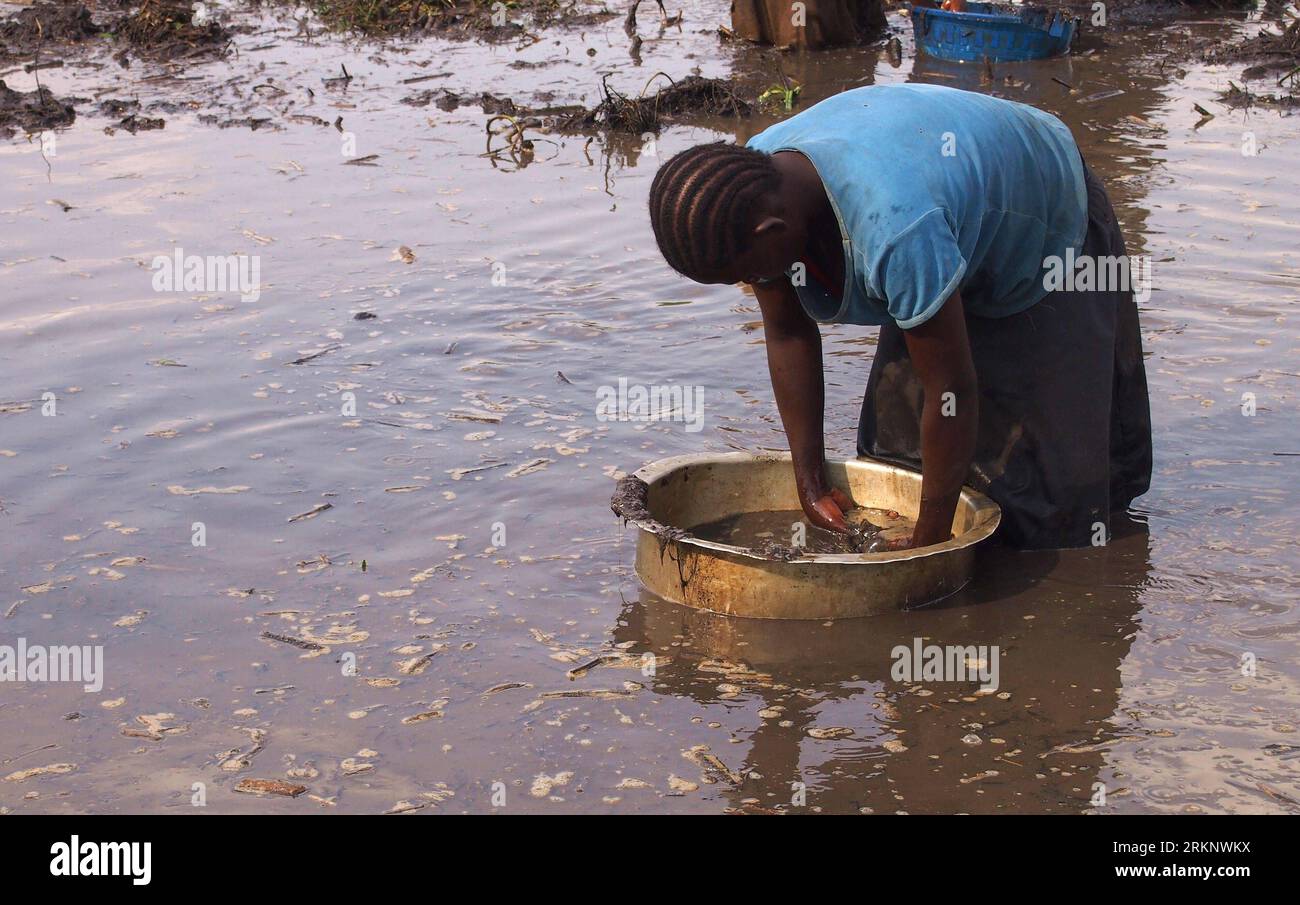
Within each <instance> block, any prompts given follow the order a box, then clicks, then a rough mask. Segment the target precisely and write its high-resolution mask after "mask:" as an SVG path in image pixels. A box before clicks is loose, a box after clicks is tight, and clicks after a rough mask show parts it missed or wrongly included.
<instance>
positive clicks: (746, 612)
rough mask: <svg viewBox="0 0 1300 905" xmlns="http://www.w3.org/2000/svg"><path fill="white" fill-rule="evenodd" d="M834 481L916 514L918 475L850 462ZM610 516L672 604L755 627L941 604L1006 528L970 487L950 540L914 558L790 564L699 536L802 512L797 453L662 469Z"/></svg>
mask: <svg viewBox="0 0 1300 905" xmlns="http://www.w3.org/2000/svg"><path fill="white" fill-rule="evenodd" d="M827 476H828V477H829V479H830V481H831V483H832V484H834V485H835V486H836V487H838V488H839V489H841V490H843V491H844V492H845V493H847V494H848V495H849V496H850V497H851V498H852V499H853V501H854V502H855V503H857V504H858V505H859V506H873V507H878V508H882V509H895V510H897V511H899V512H901V513H903V514H904V515H907V516H911V517H913V518H914V517H915V515H916V512H917V509H918V507H919V504H920V499H921V475H920V474H918V473H917V472H914V471H909V470H907V469H905V468H899V467H897V466H894V465H888V464H886V463H883V462H877V461H873V460H869V459H853V460H849V461H844V462H828V463H827ZM613 507H614V511H615V512H616V513H618V514H619V515H622V516H623V517H624V518H625V519H626V520H627V521H629V522H631V523H633V524H635V525H636V527H637V535H638V536H637V546H636V571H637V575H638V576H640V578H641V581H642V582H643V583H644V584H645V585H646V587H647V588H649V589H650V590H651V591H653V592H654V593H656V594H658V595H659V596H660V597H664V598H666V599H668V600H671V601H673V602H674V603H681V604H685V605H686V606H691V607H696V608H698V609H704V610H711V611H713V612H716V613H723V614H726V615H730V616H746V617H752V618H758V619H844V618H848V617H855V616H867V615H870V614H872V613H880V612H887V611H891V610H897V609H900V608H908V607H916V606H923V605H925V604H927V603H933V602H934V601H936V600H941V599H942V598H944V597H947V596H948V595H950V594H952V593H954V592H955V591H957V590H959V589H960V588H961V587H962V586H963V585H965V584H966V582H967V581H969V580H970V574H971V566H972V563H973V560H974V554H975V545H976V544H978V543H979V542H980V541H983V540H985V539H987V538H988V537H989V536H990V535H991V534H993V532H994V531H995V530H996V529H997V527H998V522H999V521H1000V520H1001V517H1002V515H1001V511H1000V510H999V508H998V505H997V504H996V503H994V502H993V501H992V500H990V499H989V498H988V497H986V496H984V495H983V494H981V493H978V492H976V491H974V490H971V489H970V488H969V487H968V488H965V489H963V491H962V495H961V499H960V501H959V502H958V504H957V512H956V515H955V517H954V519H953V535H954V537H953V539H952V540H950V541H948V542H947V543H943V544H936V545H934V546H931V547H921V548H918V549H914V550H902V551H898V552H887V553H862V554H825V553H809V554H804V555H802V556H800V557H799V558H797V559H792V560H789V561H785V560H778V559H771V558H768V557H765V556H762V555H760V554H757V553H755V552H753V551H752V550H750V549H749V548H747V547H736V546H730V545H727V544H720V543H714V542H712V541H706V540H700V539H698V538H695V537H692V536H690V534H689V531H690V529H691V528H692V527H694V526H696V525H702V524H705V523H707V522H711V521H714V520H716V519H720V518H725V517H727V516H731V515H735V514H737V513H741V512H757V511H761V510H781V509H798V508H799V499H798V496H797V494H796V492H795V486H794V475H793V472H792V471H791V466H790V456H789V454H785V455H772V456H751V455H749V454H747V453H730V454H722V455H694V456H677V457H674V458H671V459H662V460H660V461H658V462H653V463H651V464H650V465H647V466H646V467H645V468H642V469H641V470H640V471H638V472H636V473H635V474H633V475H630V476H629V477H627V478H624V479H623V482H622V483H621V484H620V487H619V491H618V493H616V494H615V499H614V503H613ZM682 529H685V530H682Z"/></svg>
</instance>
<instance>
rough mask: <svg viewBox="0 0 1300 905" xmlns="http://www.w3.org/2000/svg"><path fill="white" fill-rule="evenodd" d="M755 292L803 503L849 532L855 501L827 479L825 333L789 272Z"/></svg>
mask: <svg viewBox="0 0 1300 905" xmlns="http://www.w3.org/2000/svg"><path fill="white" fill-rule="evenodd" d="M754 295H755V296H757V298H758V304H759V307H760V308H761V309H762V311H763V333H764V335H765V337H766V340H767V367H768V371H769V372H770V373H771V375H772V391H773V392H774V393H775V395H776V407H777V410H778V411H780V413H781V423H782V425H784V426H785V435H786V438H787V439H788V440H789V442H790V455H791V457H792V458H793V459H794V479H795V486H796V487H797V488H798V491H799V502H800V504H801V505H802V506H803V511H804V513H805V514H807V516H808V518H809V520H810V521H811V522H812V523H813V524H814V525H817V526H818V527H821V528H829V529H831V530H832V531H847V530H848V525H847V524H846V523H845V521H844V512H845V511H846V510H848V509H851V508H852V506H853V503H852V501H850V500H849V498H848V496H847V495H845V494H844V493H842V492H840V491H839V490H833V489H832V488H831V486H830V482H828V481H827V480H826V458H825V456H826V451H825V446H824V445H823V436H822V414H823V409H824V406H825V387H824V384H823V380H822V336H821V332H820V331H819V330H818V329H817V324H816V323H815V322H814V321H813V320H812V318H810V317H809V316H808V315H807V314H806V313H804V310H803V307H802V306H801V305H800V304H799V298H798V296H797V295H796V294H795V291H794V287H793V286H791V285H790V281H789V280H788V279H786V278H785V277H781V278H779V279H777V280H774V281H773V282H770V283H758V284H754Z"/></svg>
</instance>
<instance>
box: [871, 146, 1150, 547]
mask: <svg viewBox="0 0 1300 905" xmlns="http://www.w3.org/2000/svg"><path fill="white" fill-rule="evenodd" d="M1084 170H1085V178H1086V182H1087V189H1088V234H1087V237H1086V238H1085V240H1084V246H1083V250H1082V251H1081V252H1080V254H1081V255H1091V256H1095V257H1102V256H1111V255H1126V254H1127V252H1126V250H1125V248H1124V237H1123V235H1122V234H1121V232H1120V227H1119V222H1118V221H1117V220H1116V219H1115V211H1114V209H1113V208H1112V207H1111V204H1110V199H1109V198H1108V197H1107V196H1106V190H1105V188H1103V187H1102V185H1101V183H1100V182H1098V181H1097V179H1096V177H1095V176H1093V174H1092V171H1091V170H1089V169H1088V168H1087V167H1086V166H1085V168H1084ZM965 291H966V290H965V289H964V290H963V292H965ZM966 330H967V333H968V334H969V336H970V344H971V352H972V355H973V357H974V362H975V373H976V376H977V378H978V380H979V389H980V411H979V439H978V443H977V447H976V452H975V458H974V461H973V462H972V463H971V468H970V474H969V476H968V479H967V483H968V484H969V485H970V486H972V487H974V488H975V489H976V490H979V491H982V492H983V493H985V494H987V495H988V496H989V497H991V498H992V499H993V500H995V501H996V502H997V503H998V505H999V506H1001V507H1002V526H1001V528H1000V529H999V531H998V536H999V537H1000V538H1002V539H1003V540H1004V541H1005V542H1006V543H1008V544H1010V545H1012V546H1014V547H1019V548H1021V549H1053V548H1062V547H1083V546H1088V545H1090V544H1093V543H1095V542H1096V539H1097V538H1098V535H1099V534H1100V532H1099V530H1098V526H1099V525H1101V526H1105V537H1106V538H1109V537H1110V515H1111V513H1112V512H1122V511H1123V510H1124V509H1126V508H1127V507H1128V505H1129V503H1130V502H1132V500H1133V499H1134V498H1135V497H1137V496H1140V495H1141V494H1143V493H1145V492H1146V490H1147V487H1148V486H1149V485H1150V483H1151V410H1150V403H1149V401H1148V398H1147V380H1146V368H1145V365H1144V364H1143V360H1142V334H1141V329H1140V327H1139V325H1138V311H1137V304H1136V303H1135V301H1134V299H1133V293H1132V291H1098V290H1092V291H1077V290H1075V291H1068V290H1065V289H1061V290H1057V291H1054V292H1050V293H1048V295H1046V296H1045V297H1044V298H1043V299H1042V301H1040V302H1038V303H1037V304H1035V305H1034V306H1033V307H1032V308H1029V309H1028V310H1027V311H1023V312H1021V313H1020V314H1014V315H1012V316H1010V317H1001V318H985V317H975V316H973V315H971V314H969V313H967V315H966ZM922 395H923V394H922V390H921V383H920V381H919V380H918V379H917V377H916V374H915V373H914V372H913V370H912V363H911V360H910V359H909V357H908V354H907V344H906V341H905V340H904V337H903V331H902V330H900V329H899V328H898V327H897V326H896V325H894V324H888V325H886V326H884V327H882V328H881V330H880V340H879V343H878V345H877V348H876V357H875V361H874V362H873V363H872V366H871V377H870V378H869V380H868V382H867V392H866V396H865V398H864V399H863V400H862V417H861V420H860V421H859V422H858V454H859V455H863V456H871V457H872V458H877V459H884V460H886V461H890V462H895V463H898V464H901V465H905V466H909V467H911V468H919V467H920V464H921V407H922Z"/></svg>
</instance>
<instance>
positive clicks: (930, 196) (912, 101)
mask: <svg viewBox="0 0 1300 905" xmlns="http://www.w3.org/2000/svg"><path fill="white" fill-rule="evenodd" d="M748 145H749V147H751V148H754V149H756V150H759V151H764V152H766V153H768V154H774V153H776V152H777V151H798V152H800V153H802V154H803V155H804V156H806V157H807V158H808V159H809V160H810V161H811V162H812V164H813V166H814V167H816V169H817V173H818V175H820V176H821V180H822V183H823V184H824V185H825V187H826V193H827V195H829V196H830V201H831V206H832V207H833V208H834V209H835V215H836V217H837V218H838V219H839V224H840V231H841V235H842V238H843V242H844V287H843V294H842V297H841V298H842V300H837V299H836V298H835V297H834V295H833V294H831V293H828V292H827V291H826V290H825V288H824V287H822V286H821V285H820V284H819V283H818V282H817V280H816V279H815V278H814V277H812V276H811V275H807V280H806V282H807V285H805V286H796V290H797V291H798V293H799V301H800V302H801V303H802V305H803V307H804V309H805V310H806V311H807V312H808V314H809V315H810V316H811V317H812V318H813V319H814V320H818V321H821V322H823V323H843V324H883V323H886V322H887V320H888V319H891V318H892V319H893V320H894V321H895V322H897V324H898V325H899V326H900V327H902V328H904V329H907V328H910V327H915V326H917V325H918V324H923V323H925V322H926V321H927V320H928V319H929V318H931V317H933V316H934V314H935V312H937V311H938V310H939V309H940V308H941V307H942V306H943V303H944V302H945V301H947V299H948V297H949V296H950V295H952V293H953V292H954V291H955V290H957V289H961V290H962V301H963V304H964V305H965V307H966V309H967V310H968V311H970V312H971V313H972V314H977V315H981V316H984V317H1006V316H1007V315H1011V314H1016V313H1017V312H1020V311H1024V310H1025V309H1026V308H1029V307H1030V306H1031V305H1033V304H1034V303H1035V302H1038V301H1039V300H1041V299H1042V298H1043V296H1044V295H1046V294H1047V290H1046V289H1044V288H1043V273H1044V269H1045V264H1044V261H1045V259H1046V258H1048V257H1050V256H1053V255H1059V256H1060V257H1061V258H1062V259H1064V257H1065V255H1066V249H1067V248H1071V247H1072V248H1074V250H1075V251H1076V252H1077V251H1078V250H1079V249H1080V246H1081V244H1082V242H1083V237H1084V233H1085V232H1086V229H1087V220H1088V216H1087V211H1088V203H1087V193H1086V190H1085V188H1084V182H1083V161H1082V159H1081V158H1080V157H1079V150H1078V146H1077V145H1076V144H1075V142H1074V137H1073V136H1072V135H1071V134H1070V130H1069V128H1068V127H1067V126H1066V125H1065V124H1064V123H1062V122H1061V121H1060V120H1059V119H1057V118H1056V117H1054V116H1052V115H1050V114H1048V113H1044V112H1042V111H1041V110H1036V109H1034V108H1033V107H1028V106H1026V105H1024V104H1018V103H1015V102H1013V101H1006V100H1001V99H999V98H994V97H988V96H987V95H983V94H976V93H975V92H971V91H960V90H958V89H956V88H945V87H941V86H938V85H875V86H871V87H867V88H856V89H854V90H852V91H845V92H844V93H843V94H838V95H836V96H835V97H832V98H828V99H827V100H824V101H822V102H821V103H819V104H817V105H815V106H813V107H810V108H809V109H807V110H805V111H804V112H802V113H799V114H798V115H796V116H792V117H790V118H789V119H787V120H784V121H782V122H779V123H777V124H776V125H774V126H772V127H770V128H768V129H766V130H765V131H763V132H761V133H759V134H758V135H756V136H754V137H753V138H751V139H750V140H749V143H748Z"/></svg>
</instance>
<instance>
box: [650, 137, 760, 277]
mask: <svg viewBox="0 0 1300 905" xmlns="http://www.w3.org/2000/svg"><path fill="white" fill-rule="evenodd" d="M780 184H781V174H780V172H779V171H778V170H777V168H776V165H775V164H774V163H773V162H772V158H771V157H770V156H769V155H767V154H764V153H763V152H762V151H755V150H753V149H752V148H746V147H744V146H742V145H734V144H728V143H726V142H714V143H712V144H704V145H696V146H695V147H693V148H689V149H687V150H685V151H682V152H681V153H680V154H677V155H676V156H674V157H673V158H672V159H671V160H669V161H668V162H667V163H665V164H664V165H663V166H662V167H661V168H660V169H659V172H658V173H656V174H655V178H654V182H653V183H652V184H651V186H650V223H651V225H652V226H653V227H654V233H655V240H656V241H657V242H658V243H659V250H660V251H661V252H663V256H664V258H665V259H666V260H667V261H668V264H669V266H671V267H672V268H673V270H676V271H677V272H678V273H680V274H682V275H683V276H687V277H690V278H691V279H693V280H696V281H699V282H705V281H706V279H707V278H713V277H716V276H717V275H718V274H720V273H726V272H727V270H728V268H729V266H731V265H732V262H733V261H734V259H735V256H736V255H737V254H740V253H741V252H743V250H744V248H745V244H746V240H747V236H748V235H749V232H750V231H751V230H752V229H753V227H754V222H753V221H754V219H755V216H756V214H757V211H756V208H755V204H756V202H757V201H758V200H759V199H760V198H762V197H763V196H764V195H767V194H769V193H772V192H775V191H776V190H777V189H778V188H779V187H780Z"/></svg>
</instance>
